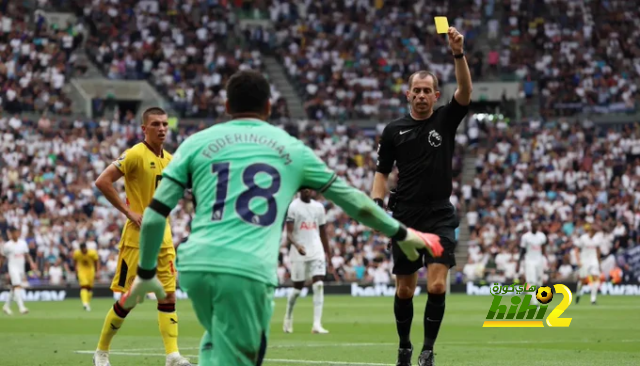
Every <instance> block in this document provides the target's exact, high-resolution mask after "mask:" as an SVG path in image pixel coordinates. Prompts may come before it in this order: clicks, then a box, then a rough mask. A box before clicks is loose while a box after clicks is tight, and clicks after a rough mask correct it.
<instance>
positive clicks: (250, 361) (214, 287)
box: [179, 272, 274, 366]
mask: <svg viewBox="0 0 640 366" xmlns="http://www.w3.org/2000/svg"><path fill="white" fill-rule="evenodd" d="M179 281H180V287H181V288H182V289H183V290H185V291H186V292H187V295H188V296H189V298H190V299H191V303H192V304H193V309H194V310H195V312H196V316H197V317H198V321H199V322H200V324H202V326H203V327H204V328H205V334H204V336H203V338H202V343H201V345H200V356H199V360H198V365H199V366H230V365H234V366H236V365H237V366H256V365H261V364H262V360H263V359H264V355H265V353H266V349H267V338H268V335H269V323H270V322H271V315H272V314H273V306H274V303H273V293H274V288H273V287H272V286H269V285H267V284H266V283H263V282H259V281H255V280H251V279H249V278H246V277H241V276H236V275H231V274H224V273H211V272H180V275H179Z"/></svg>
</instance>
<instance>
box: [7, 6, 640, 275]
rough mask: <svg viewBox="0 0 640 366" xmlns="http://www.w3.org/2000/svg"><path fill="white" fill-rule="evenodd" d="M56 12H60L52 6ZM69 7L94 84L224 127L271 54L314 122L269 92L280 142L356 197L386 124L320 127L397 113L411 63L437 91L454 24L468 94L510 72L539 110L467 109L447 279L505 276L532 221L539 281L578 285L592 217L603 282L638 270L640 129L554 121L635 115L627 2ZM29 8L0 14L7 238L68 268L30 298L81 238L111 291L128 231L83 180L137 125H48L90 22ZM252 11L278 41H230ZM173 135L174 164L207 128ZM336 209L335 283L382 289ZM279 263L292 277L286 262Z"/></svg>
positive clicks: (176, 218) (181, 224) (356, 232)
mask: <svg viewBox="0 0 640 366" xmlns="http://www.w3.org/2000/svg"><path fill="white" fill-rule="evenodd" d="M63 2H64V3H65V4H66V3H68V2H65V1H60V2H59V1H51V2H50V3H51V4H49V5H51V6H54V7H55V5H56V4H58V3H63ZM42 3H45V2H42ZM237 3H239V5H238V4H237ZM7 4H9V6H7ZM74 4H75V5H76V6H78V7H79V8H78V9H79V14H81V15H82V20H83V21H84V25H85V26H86V28H87V30H88V31H89V37H88V39H87V42H86V49H87V54H88V55H89V57H90V58H91V59H92V60H93V61H94V62H95V63H96V64H97V65H98V66H99V67H100V68H101V70H102V71H103V72H104V74H105V75H106V76H107V77H109V78H112V79H118V80H126V79H135V80H139V79H149V81H150V82H151V83H152V85H154V86H155V87H156V88H157V89H158V90H159V91H160V92H162V94H163V95H164V96H166V97H167V98H168V99H169V100H171V101H172V103H173V106H174V107H175V109H176V110H178V111H180V112H181V113H182V116H185V117H197V118H205V117H206V118H220V117H221V114H222V105H223V104H222V103H223V101H224V90H223V85H224V83H225V81H226V79H227V78H228V77H229V76H230V75H231V74H232V73H233V72H234V71H236V70H238V69H243V68H255V69H259V70H264V68H263V66H264V65H263V64H264V62H263V59H264V55H266V54H269V55H275V56H277V58H278V59H279V60H280V62H281V63H282V65H283V66H284V68H285V70H286V72H287V75H288V77H289V78H290V80H291V82H292V83H293V84H294V85H295V86H296V88H297V91H298V92H299V94H300V95H301V96H302V97H303V101H304V102H305V110H306V113H307V117H308V120H303V121H287V119H288V118H287V117H288V116H289V115H288V107H287V102H286V101H285V100H284V99H283V98H282V97H281V96H280V94H279V92H278V91H277V90H275V87H274V89H273V94H274V102H275V103H276V108H274V110H273V111H274V115H273V116H272V117H273V120H274V121H279V122H278V123H280V121H282V123H284V122H285V121H286V122H287V123H286V124H285V125H282V126H281V127H282V128H285V129H287V131H288V132H289V133H291V134H292V135H294V136H297V137H299V138H301V139H303V140H304V141H305V142H306V143H307V144H308V145H309V146H311V147H312V148H313V149H314V151H315V152H316V153H317V154H318V155H319V156H320V157H322V158H323V159H324V160H325V161H326V162H327V164H328V165H329V166H330V167H331V168H333V169H335V170H336V171H338V172H339V174H340V175H341V176H343V177H344V178H345V179H347V180H348V181H349V183H350V184H352V185H354V186H356V187H358V188H360V189H362V190H363V191H368V189H369V188H370V187H371V179H372V175H373V173H372V172H373V170H374V169H373V168H374V165H375V160H376V151H375V146H376V140H377V139H378V138H379V135H380V133H381V131H382V128H383V127H384V124H383V123H380V124H379V125H378V128H376V129H374V130H365V129H361V128H358V127H356V126H352V125H349V123H348V122H347V123H344V124H343V123H340V124H337V125H329V124H327V123H326V121H327V120H345V121H349V120H350V119H367V120H371V121H384V122H386V121H388V120H390V119H392V118H394V117H396V116H398V115H400V114H402V113H406V112H407V109H406V106H405V103H404V101H403V100H404V97H403V96H402V93H403V92H404V91H405V90H406V87H407V85H406V84H405V80H406V76H407V75H408V74H410V73H411V72H413V71H415V70H417V69H420V68H425V67H427V68H429V69H431V70H433V71H435V72H436V74H437V75H438V76H439V78H440V80H441V82H446V81H451V80H452V78H453V68H452V64H451V60H450V55H449V53H448V51H447V48H446V43H445V42H446V40H445V39H444V38H442V37H428V36H426V35H427V34H428V33H429V32H431V31H432V29H431V28H433V26H432V25H431V24H432V22H431V21H432V17H433V16H434V15H442V14H447V16H448V17H449V19H450V22H451V25H454V26H456V27H458V28H459V29H461V30H463V31H464V34H465V37H466V39H465V50H466V52H467V55H468V58H469V62H470V65H471V68H472V75H473V77H474V80H475V81H477V80H502V79H509V78H512V77H515V79H516V80H519V81H520V82H521V83H522V87H523V91H522V93H523V94H524V95H525V96H526V97H527V98H528V99H529V100H534V99H535V98H537V100H536V103H538V102H539V103H540V115H541V118H539V119H525V120H524V124H521V123H520V122H522V121H512V123H511V124H507V123H506V122H504V121H499V122H498V123H495V124H488V123H485V122H483V121H481V120H480V118H479V115H476V116H473V115H472V116H471V118H469V120H468V121H467V124H466V130H464V131H461V132H460V134H459V135H458V136H457V138H456V141H457V142H458V147H457V149H458V151H457V154H456V157H455V158H454V166H455V169H456V170H457V171H458V172H461V171H462V170H463V169H464V168H465V167H463V165H462V163H463V158H464V154H465V152H466V154H467V157H469V156H474V154H475V155H477V163H476V166H475V168H476V174H475V175H474V176H473V178H472V179H471V181H470V182H467V183H466V184H463V179H462V174H460V175H458V177H457V178H456V181H455V182H454V195H453V196H452V197H451V200H452V202H453V203H454V204H455V205H456V207H457V208H458V212H460V215H461V216H463V217H464V220H465V222H466V226H463V227H461V230H467V227H469V229H470V238H469V240H468V243H464V245H462V246H461V248H464V250H466V251H468V257H467V256H466V255H465V256H463V258H467V260H468V263H464V262H463V263H459V265H458V267H459V268H458V270H459V273H458V275H457V277H456V281H459V282H461V281H464V280H475V281H492V280H511V279H513V278H514V277H515V276H516V274H515V273H514V272H515V261H517V258H518V257H517V255H518V251H517V245H518V239H519V235H520V234H521V232H522V230H524V228H525V225H526V223H527V222H528V221H531V220H534V219H537V220H539V221H541V222H543V223H544V226H545V230H547V231H548V233H549V238H550V239H551V240H552V248H553V250H552V253H551V255H550V256H549V257H548V262H547V263H546V269H547V275H548V276H549V277H550V278H562V279H564V278H574V277H575V272H576V258H575V256H574V254H573V250H572V245H573V240H574V239H575V236H576V235H577V233H580V232H581V230H583V226H584V224H585V223H586V222H590V221H595V222H598V223H602V224H603V228H604V231H605V234H606V235H607V236H608V238H609V242H610V245H608V246H605V247H603V251H604V253H609V255H608V256H606V257H605V258H604V259H603V262H605V265H606V267H605V269H606V271H604V270H603V275H604V276H605V278H609V275H610V273H611V271H614V272H615V271H617V270H619V271H622V272H623V273H624V276H623V277H625V278H628V277H629V276H631V275H630V273H632V271H631V268H630V267H629V264H628V263H627V262H626V251H627V250H628V249H627V248H631V247H633V246H634V245H635V244H636V243H637V242H638V230H639V225H640V195H639V194H638V193H637V192H636V191H637V190H638V189H637V188H638V183H639V182H640V159H639V157H640V132H639V130H638V126H635V125H629V126H626V127H625V128H623V129H617V128H612V129H608V128H607V127H598V126H595V125H593V124H591V123H588V121H586V120H584V119H581V120H578V122H584V123H576V122H568V121H564V120H563V119H557V118H555V117H557V116H570V115H573V114H575V113H578V112H579V113H584V112H588V113H596V114H598V113H599V114H606V113H612V112H625V113H630V112H633V111H636V110H637V105H638V102H639V98H640V96H639V93H637V85H638V81H639V80H638V76H639V75H640V44H639V43H638V40H640V33H639V32H640V28H639V27H638V26H637V23H634V21H635V19H634V14H635V13H634V12H633V10H634V9H633V8H631V6H633V3H632V2H623V1H606V2H598V1H596V2H589V3H580V2H575V1H568V0H559V1H542V0H535V1H519V0H505V1H502V2H496V1H494V0H474V1H471V0H453V1H445V0H435V1H429V2H426V1H402V0H394V1H355V0H351V1H350V0H345V1H333V2H313V1H307V2H294V1H290V0H272V1H254V2H253V4H251V2H249V1H247V2H242V1H240V2H238V1H225V0H219V1H195V2H193V1H170V2H157V1H151V0H146V1H132V0H120V1H115V2H114V1H104V0H95V1H88V0H78V1H75V2H74ZM225 4H227V5H225ZM67 5H68V4H67ZM20 6H21V5H20V4H19V2H7V1H0V26H1V33H0V37H1V39H0V60H1V62H0V99H1V100H2V101H1V105H2V108H3V113H2V114H1V115H0V150H1V151H2V152H3V154H2V158H1V159H0V171H1V172H2V195H1V196H0V200H1V201H0V205H1V207H2V215H0V234H1V235H2V237H3V238H4V239H6V235H7V233H6V230H7V228H8V227H9V226H11V225H17V226H18V227H20V228H21V229H22V231H23V234H24V235H25V237H26V238H27V240H28V242H29V245H30V248H31V255H32V256H33V257H34V258H35V259H36V260H37V263H38V266H39V267H40V269H41V270H42V272H43V273H45V274H47V273H49V271H48V268H51V267H56V266H57V267H63V268H64V269H65V271H66V277H65V278H63V279H61V278H57V277H56V278H52V277H47V276H45V278H43V279H37V278H35V277H32V278H31V279H30V282H31V283H32V284H38V283H41V282H42V281H44V282H46V281H49V282H51V283H58V282H60V281H62V282H64V281H67V280H68V281H74V278H73V275H72V273H71V271H72V268H71V267H70V266H71V262H70V260H69V252H70V250H72V249H74V248H76V247H77V246H78V244H79V242H81V241H86V242H88V243H89V245H90V246H95V247H96V248H98V250H99V254H100V258H101V261H102V263H103V265H104V266H103V272H102V273H101V274H100V278H101V280H103V281H108V280H109V278H110V277H111V276H112V274H113V271H115V265H116V263H115V255H114V254H115V251H116V250H117V243H118V239H119V235H120V230H121V227H122V224H123V223H124V217H123V216H122V215H120V214H119V213H118V212H117V211H115V210H114V209H113V208H111V206H110V205H109V204H108V202H107V201H106V200H105V199H104V197H102V196H101V195H100V193H99V192H98V191H97V190H96V189H95V187H93V185H92V182H93V181H94V180H95V178H96V177H97V174H99V172H100V171H102V169H103V168H104V167H105V166H106V164H108V163H109V162H110V161H112V160H114V159H116V158H117V156H118V155H119V154H120V153H121V152H122V151H123V150H124V149H126V148H127V147H128V146H131V145H133V144H134V143H136V142H138V141H140V139H141V136H140V131H139V127H138V125H137V123H136V122H135V120H134V118H133V117H132V115H125V116H121V117H118V118H114V119H110V118H107V117H101V119H100V118H99V119H95V120H92V119H88V118H84V119H83V118H78V119H74V118H60V117H55V116H54V115H53V114H65V113H69V111H70V105H69V100H68V98H66V96H65V94H64V84H65V82H66V81H68V80H69V78H70V77H71V76H72V75H74V74H76V73H81V72H82V71H83V68H82V67H81V66H80V65H77V64H75V63H74V62H75V57H74V52H73V51H74V49H75V48H76V47H77V45H78V44H80V43H81V41H82V38H81V37H82V36H81V34H82V33H81V32H80V31H79V30H81V28H82V27H83V24H82V23H79V24H75V25H68V26H67V27H65V28H64V29H55V28H53V27H51V26H48V25H47V24H46V21H45V20H44V18H43V17H38V16H37V14H36V17H35V21H31V22H29V21H27V20H26V17H25V16H24V14H27V11H25V10H24V9H22V8H21V7H20ZM232 6H240V7H242V11H241V12H236V11H232V10H233V9H232ZM3 7H4V8H3ZM256 9H257V10H256ZM383 15H384V16H383ZM256 16H257V17H263V16H266V17H267V19H270V20H271V23H272V24H273V28H263V27H260V26H256V27H252V28H246V29H242V30H239V31H241V32H240V35H241V36H238V34H237V33H235V31H236V30H238V29H236V28H235V27H236V26H237V24H238V19H239V17H256ZM32 20H33V19H32ZM28 111H33V112H37V113H38V115H42V117H40V118H39V119H36V120H29V119H28V118H26V117H24V116H23V115H22V114H23V113H24V112H28ZM45 111H46V112H48V113H46V114H42V112H45ZM527 117H532V116H527ZM543 121H549V122H547V123H545V122H543ZM554 121H555V122H554ZM180 126H181V127H180V128H179V129H178V130H176V131H174V132H173V133H172V134H171V136H170V140H169V142H168V144H167V147H166V148H167V150H169V151H174V150H175V147H176V146H177V145H178V144H179V143H180V142H181V141H183V140H184V138H186V137H187V136H188V135H189V134H191V133H192V132H194V131H196V130H198V129H202V128H205V127H206V126H207V124H206V123H204V122H203V123H201V124H200V125H199V126H197V127H184V126H183V125H180ZM478 130H482V132H483V136H482V137H480V138H479V136H478ZM482 141H492V142H495V144H494V145H491V146H486V145H485V144H483V143H482ZM465 146H466V148H465ZM120 184H121V183H120ZM121 185H122V184H121ZM121 191H122V192H124V190H121ZM191 210H192V208H191V206H190V202H189V198H188V195H187V197H186V198H185V200H184V201H183V202H182V203H181V204H180V206H179V208H178V209H177V210H176V211H174V213H173V215H172V220H173V221H172V225H173V230H174V235H175V238H174V239H175V241H176V242H180V241H181V240H182V239H183V238H184V237H185V236H186V235H188V230H189V220H190V214H191V212H192V211H191ZM327 210H328V214H329V217H330V222H331V224H330V225H329V234H330V238H331V247H332V249H333V253H332V255H333V258H332V265H333V270H332V273H331V276H330V278H329V280H333V281H354V280H357V281H374V282H378V283H387V282H389V281H391V280H392V277H391V274H390V268H391V263H390V261H389V260H390V258H389V254H388V253H387V252H386V250H385V247H386V239H384V238H381V237H379V236H378V235H376V234H375V233H372V232H371V231H369V230H367V229H366V228H364V227H363V226H362V225H359V224H358V223H357V222H354V221H352V220H349V219H348V218H347V217H346V216H345V215H343V214H342V213H341V212H340V210H339V209H337V208H335V207H333V206H332V205H331V204H328V203H327ZM467 244H468V245H467ZM463 254H464V253H463ZM280 262H281V265H280V268H279V276H280V279H281V281H283V282H284V281H286V280H287V278H288V265H289V262H288V250H287V249H286V248H283V249H282V253H281V258H280ZM0 272H1V270H0ZM421 276H423V277H424V273H421Z"/></svg>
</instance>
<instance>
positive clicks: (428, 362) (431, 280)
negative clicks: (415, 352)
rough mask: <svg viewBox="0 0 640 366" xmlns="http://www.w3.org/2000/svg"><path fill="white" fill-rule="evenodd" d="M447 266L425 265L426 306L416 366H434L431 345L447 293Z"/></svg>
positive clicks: (434, 341) (438, 329)
mask: <svg viewBox="0 0 640 366" xmlns="http://www.w3.org/2000/svg"><path fill="white" fill-rule="evenodd" d="M448 272H449V266H448V265H445V264H442V263H429V264H428V265H427V293H428V296H429V297H428V298H427V306H426V308H425V311H424V344H423V346H422V353H421V354H420V357H419V358H418V366H432V365H435V363H434V359H433V345H434V344H435V343H436V338H437V337H438V332H439V331H440V324H442V319H443V317H444V307H445V306H444V300H445V296H446V291H447V286H446V283H447V274H448Z"/></svg>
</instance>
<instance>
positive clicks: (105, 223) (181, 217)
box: [0, 115, 465, 285]
mask: <svg viewBox="0 0 640 366" xmlns="http://www.w3.org/2000/svg"><path fill="white" fill-rule="evenodd" d="M55 125H57V124H56V123H53V122H52V121H51V120H50V119H49V118H48V117H46V116H43V117H42V118H40V119H39V120H37V121H29V120H21V119H20V118H17V117H0V137H1V140H0V151H1V152H2V159H0V172H1V173H2V181H1V188H2V196H1V197H0V202H1V203H0V204H1V207H2V214H1V215H0V235H2V238H3V240H7V234H8V233H7V230H8V228H9V227H17V228H19V229H20V230H21V232H22V235H23V237H24V238H25V239H26V241H27V243H28V245H29V248H30V255H31V256H32V257H33V258H34V259H35V261H36V263H37V264H38V269H39V272H40V273H35V272H31V273H30V279H29V282H30V283H31V284H32V285H35V284H38V283H47V282H49V283H54V284H58V283H64V282H65V281H69V282H74V281H75V277H74V274H73V270H74V269H73V263H72V260H71V254H72V251H73V250H74V249H77V248H78V247H79V245H80V244H81V243H83V242H84V243H87V246H88V247H89V248H95V249H96V250H97V251H98V254H99V256H100V260H101V263H102V271H101V273H99V274H98V279H99V281H102V282H105V281H109V279H110V278H111V277H112V276H113V273H114V271H115V269H116V265H117V263H116V257H117V256H116V254H117V250H118V248H117V247H118V241H119V238H120V234H121V229H122V226H123V224H124V222H125V220H126V218H125V217H124V216H123V215H122V214H121V213H120V212H118V211H117V210H116V209H114V208H113V207H112V206H111V205H110V204H109V203H108V201H107V200H106V199H105V198H104V197H103V196H102V195H101V193H99V191H98V190H97V189H96V187H95V185H94V184H93V182H94V181H95V179H96V178H97V177H98V175H99V174H100V173H101V172H102V170H103V169H104V168H105V167H106V166H107V164H110V163H111V162H112V161H114V160H115V159H117V158H118V156H119V155H120V154H121V153H122V151H124V150H125V149H126V148H127V147H129V146H133V145H134V144H135V143H137V142H139V141H142V135H141V130H140V127H139V125H137V124H136V123H135V122H133V123H132V122H131V121H130V120H129V119H127V118H126V115H125V116H123V118H121V119H114V120H108V119H106V118H103V119H101V120H97V121H79V120H76V121H62V123H61V125H60V126H59V127H60V128H54V127H52V126H55ZM204 127H205V125H204V124H200V125H199V126H194V127H190V128H186V127H181V128H179V129H178V130H176V131H174V132H173V133H171V134H170V135H169V137H168V141H167V144H166V146H165V148H166V149H167V150H168V151H175V148H176V147H177V145H178V144H179V143H180V142H181V141H183V140H184V139H185V138H186V137H187V136H188V135H190V134H191V133H193V132H195V131H197V130H199V129H202V128H204ZM280 127H282V128H285V129H286V130H287V131H288V132H289V133H290V134H292V135H294V136H297V137H299V138H301V139H302V140H304V141H305V142H306V143H307V144H308V146H310V147H311V148H312V149H313V150H314V151H315V152H316V154H317V155H318V156H320V157H322V159H324V161H326V163H327V165H328V166H330V167H331V168H332V169H335V171H336V172H337V173H338V174H339V175H340V176H341V177H343V178H344V179H346V180H347V181H348V182H349V183H350V184H352V185H353V186H355V187H357V188H359V189H361V190H363V191H368V190H369V189H370V187H371V185H372V179H373V174H374V171H375V161H376V148H375V146H376V140H377V139H378V138H379V136H380V134H381V132H382V128H383V125H380V126H379V128H378V129H376V130H373V131H364V130H361V129H358V128H355V127H353V126H346V125H337V126H329V125H324V124H320V123H317V122H315V123H314V122H305V121H302V122H301V123H298V124H289V125H281V126H280ZM464 140H465V139H461V140H460V141H461V142H464ZM458 152H459V154H458V157H457V158H456V160H455V162H454V165H455V167H456V169H457V170H458V171H459V170H460V169H461V159H460V156H461V154H460V153H461V147H460V146H459V151H458ZM116 184H117V186H118V190H119V191H120V192H122V199H123V200H124V197H125V196H124V187H123V186H124V184H123V181H122V180H121V181H119V182H118V183H116ZM457 186H459V184H457ZM318 199H320V200H322V202H324V203H325V205H326V207H327V216H328V222H329V224H328V226H327V228H328V234H329V237H330V238H331V243H330V244H331V248H332V250H333V253H331V254H332V259H331V262H332V268H333V269H332V270H331V272H330V275H331V276H332V277H333V280H337V281H350V280H362V281H367V280H368V281H373V280H375V281H377V282H383V283H387V282H389V280H390V278H391V277H390V268H391V266H390V263H389V253H387V252H386V250H385V248H386V244H387V241H386V240H387V239H386V238H382V237H381V236H379V235H377V234H374V233H372V232H371V231H370V230H369V229H367V228H365V227H363V226H362V225H361V224H359V223H357V222H354V221H353V220H351V219H349V218H348V217H347V216H345V215H344V213H343V212H342V211H341V210H340V209H339V208H337V207H335V206H333V205H331V204H330V203H329V202H325V201H324V200H323V199H322V197H318ZM192 212H193V206H192V203H191V201H190V199H189V196H188V193H186V199H184V200H183V201H181V203H180V204H179V205H178V207H177V208H176V209H175V210H174V211H173V213H172V216H171V220H172V221H171V225H172V229H173V235H174V242H175V243H180V241H181V240H182V239H184V238H185V237H186V236H187V235H188V233H189V224H190V219H191V213H192ZM288 252H289V248H287V247H283V249H282V255H281V257H280V263H281V264H280V268H279V271H278V272H279V276H280V279H281V280H282V281H283V282H284V281H286V279H287V278H288V273H289V266H290V263H289V257H288ZM38 274H40V275H41V276H38Z"/></svg>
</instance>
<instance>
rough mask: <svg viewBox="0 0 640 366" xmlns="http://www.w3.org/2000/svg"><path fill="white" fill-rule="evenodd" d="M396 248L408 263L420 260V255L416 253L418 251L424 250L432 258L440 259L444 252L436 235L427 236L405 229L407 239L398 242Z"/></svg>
mask: <svg viewBox="0 0 640 366" xmlns="http://www.w3.org/2000/svg"><path fill="white" fill-rule="evenodd" d="M398 246H400V249H402V251H403V252H404V254H405V255H406V256H407V258H409V260H410V261H415V260H418V258H420V253H418V250H420V249H425V248H426V249H427V251H429V254H431V256H432V257H440V256H441V255H442V252H443V251H444V249H443V248H442V245H441V244H440V237H439V236H438V235H435V234H427V233H423V232H420V231H416V230H414V229H410V228H409V229H407V237H406V238H405V239H404V240H402V241H398Z"/></svg>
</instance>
